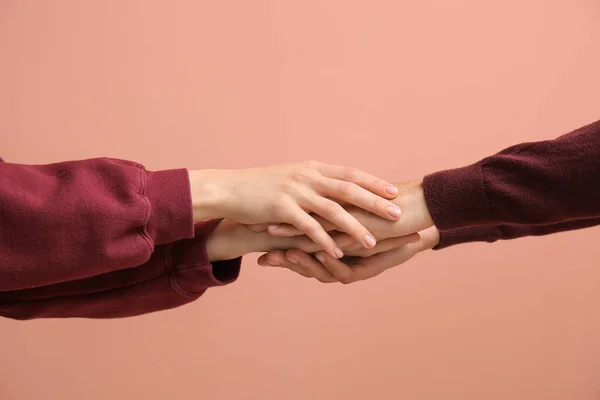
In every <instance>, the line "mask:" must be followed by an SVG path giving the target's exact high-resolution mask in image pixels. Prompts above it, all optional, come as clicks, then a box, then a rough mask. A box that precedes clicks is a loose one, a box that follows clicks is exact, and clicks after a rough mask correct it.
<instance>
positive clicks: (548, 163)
mask: <svg viewBox="0 0 600 400" xmlns="http://www.w3.org/2000/svg"><path fill="white" fill-rule="evenodd" d="M424 190H425V198H426V201H427V205H428V207H429V210H430V212H431V215H432V217H433V220H434V222H435V224H436V226H437V227H438V229H440V231H441V233H442V236H441V242H440V246H439V247H440V248H441V247H447V246H448V245H451V244H456V243H464V242H467V241H488V242H490V241H494V240H498V239H511V238H516V237H522V236H528V235H543V234H549V233H554V232H560V231H565V230H571V229H581V228H584V227H590V226H594V225H597V224H600V121H597V122H595V123H593V124H590V125H587V126H585V127H583V128H580V129H578V130H576V131H574V132H571V133H569V134H567V135H564V136H561V137H559V138H557V139H555V140H548V141H542V142H535V143H523V144H519V145H516V146H512V147H510V148H508V149H506V150H504V151H502V152H500V153H498V154H495V155H493V156H491V157H487V158H485V159H483V160H481V161H479V162H477V163H475V164H473V165H470V166H468V167H463V168H458V169H454V170H448V171H441V172H437V173H434V174H431V175H429V176H427V177H425V179H424Z"/></svg>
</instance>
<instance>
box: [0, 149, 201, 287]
mask: <svg viewBox="0 0 600 400" xmlns="http://www.w3.org/2000/svg"><path fill="white" fill-rule="evenodd" d="M193 234H194V228H193V220H192V204H191V198H190V187H189V178H188V173H187V171H186V170H184V169H180V170H171V171H160V172H150V171H146V170H145V169H144V167H142V166H141V165H139V164H135V163H132V162H128V161H122V160H114V159H106V158H104V159H92V160H84V161H72V162H63V163H57V164H51V165H38V166H32V165H20V164H11V163H0V292H3V291H15V290H21V289H28V288H35V287H39V286H47V285H52V284H55V283H60V282H67V281H73V280H78V279H84V278H87V277H92V276H96V275H101V274H105V273H108V272H111V271H118V270H122V269H126V268H132V267H135V266H139V265H142V264H144V263H146V262H148V260H149V259H150V257H151V255H152V253H153V252H154V247H155V246H156V245H161V244H164V243H168V242H173V241H176V240H180V239H185V238H191V237H193Z"/></svg>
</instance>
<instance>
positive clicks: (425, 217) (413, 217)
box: [392, 179, 434, 235]
mask: <svg viewBox="0 0 600 400" xmlns="http://www.w3.org/2000/svg"><path fill="white" fill-rule="evenodd" d="M396 186H397V187H398V192H399V194H398V197H397V198H396V199H394V200H392V201H393V202H394V203H395V204H396V205H397V206H398V207H400V210H402V214H401V215H400V219H399V220H398V221H396V222H395V223H394V225H395V226H396V227H397V229H398V230H399V232H397V233H398V234H402V235H405V234H408V233H413V232H419V231H422V230H424V229H427V228H430V227H432V226H433V225H434V222H433V218H432V217H431V213H430V212H429V208H428V206H427V202H426V200H425V192H424V188H423V180H422V179H419V180H416V181H411V182H407V183H403V184H398V185H396Z"/></svg>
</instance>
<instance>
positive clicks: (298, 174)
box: [290, 170, 310, 183]
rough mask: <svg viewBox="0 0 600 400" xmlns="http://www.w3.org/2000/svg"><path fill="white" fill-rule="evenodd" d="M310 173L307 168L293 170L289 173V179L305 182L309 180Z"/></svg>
mask: <svg viewBox="0 0 600 400" xmlns="http://www.w3.org/2000/svg"><path fill="white" fill-rule="evenodd" d="M309 174H310V173H309V172H308V171H307V170H299V171H294V172H292V174H291V175H290V179H291V180H292V181H294V182H298V183H306V182H308V181H309V180H310V175H309Z"/></svg>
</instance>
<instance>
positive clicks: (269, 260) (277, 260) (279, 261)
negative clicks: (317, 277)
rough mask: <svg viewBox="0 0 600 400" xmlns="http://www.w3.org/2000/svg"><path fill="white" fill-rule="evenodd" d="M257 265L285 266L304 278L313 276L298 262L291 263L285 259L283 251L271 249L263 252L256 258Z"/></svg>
mask: <svg viewBox="0 0 600 400" xmlns="http://www.w3.org/2000/svg"><path fill="white" fill-rule="evenodd" d="M258 265H260V266H263V267H277V268H287V269H289V270H291V271H293V272H295V273H297V274H299V275H302V276H303V277H305V278H313V276H312V275H311V274H310V272H309V271H308V270H307V269H306V268H305V267H303V266H302V265H300V264H292V263H291V262H289V261H288V260H286V259H285V255H284V252H283V251H272V252H270V253H267V254H263V255H262V256H260V257H259V259H258Z"/></svg>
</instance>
